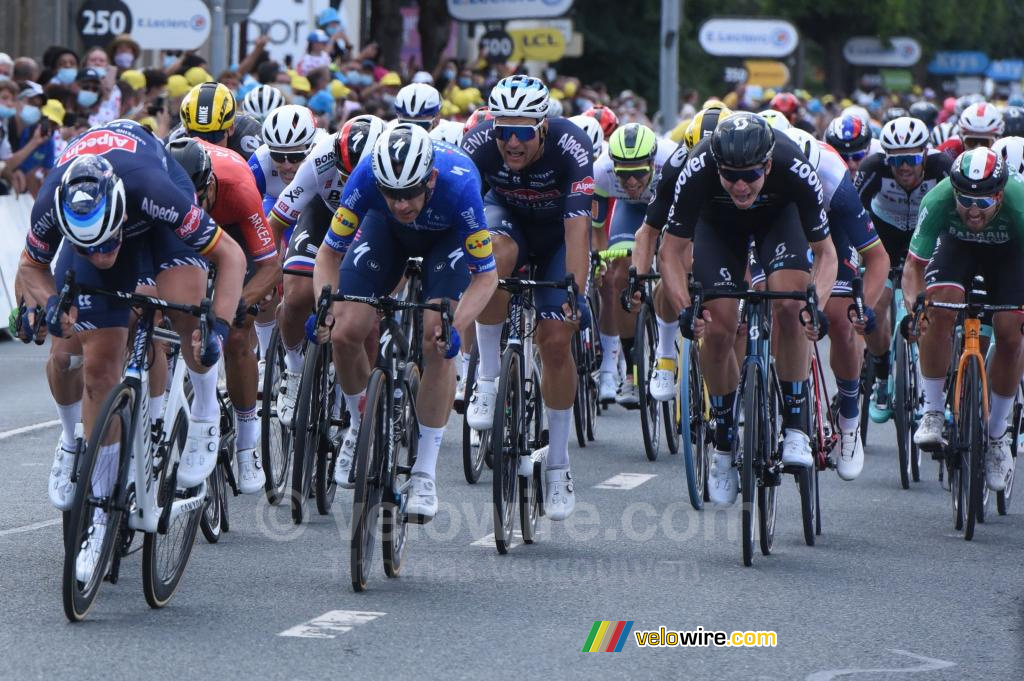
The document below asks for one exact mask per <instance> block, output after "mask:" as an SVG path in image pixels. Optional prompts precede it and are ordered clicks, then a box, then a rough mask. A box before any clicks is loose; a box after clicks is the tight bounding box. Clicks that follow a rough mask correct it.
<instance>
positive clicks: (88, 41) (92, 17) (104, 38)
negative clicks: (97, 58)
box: [77, 0, 132, 47]
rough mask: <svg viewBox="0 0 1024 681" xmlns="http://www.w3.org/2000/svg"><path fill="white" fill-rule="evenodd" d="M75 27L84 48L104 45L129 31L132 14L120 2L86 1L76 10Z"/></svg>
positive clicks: (113, 0) (109, 0) (110, 0)
mask: <svg viewBox="0 0 1024 681" xmlns="http://www.w3.org/2000/svg"><path fill="white" fill-rule="evenodd" d="M77 26H78V35H80V36H81V37H82V42H83V43H85V46H86V47H92V46H94V45H106V44H107V43H109V42H110V41H111V40H113V39H114V37H116V36H119V35H121V34H122V33H128V32H129V31H130V30H131V26H132V12H131V10H130V9H129V8H128V5H126V4H125V3H123V2H121V0H86V2H85V3H84V4H83V5H82V8H81V9H80V10H78V21H77Z"/></svg>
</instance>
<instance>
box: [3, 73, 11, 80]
mask: <svg viewBox="0 0 1024 681" xmlns="http://www.w3.org/2000/svg"><path fill="white" fill-rule="evenodd" d="M10 79H11V77H10V76H9V75H8V74H6V73H0V80H10Z"/></svg>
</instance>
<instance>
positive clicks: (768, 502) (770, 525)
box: [757, 485, 779, 556]
mask: <svg viewBox="0 0 1024 681" xmlns="http://www.w3.org/2000/svg"><path fill="white" fill-rule="evenodd" d="M778 494H779V487H778V485H770V486H769V485H758V486H757V535H758V545H759V546H760V548H761V554H762V555H765V556H770V555H771V554H772V547H773V546H774V545H775V519H776V510H777V509H778Z"/></svg>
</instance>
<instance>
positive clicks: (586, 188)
mask: <svg viewBox="0 0 1024 681" xmlns="http://www.w3.org/2000/svg"><path fill="white" fill-rule="evenodd" d="M547 124H548V129H547V134H546V138H545V140H544V148H543V151H542V152H541V156H540V158H538V159H537V160H536V161H534V162H533V163H531V164H530V165H529V166H528V167H526V168H524V169H523V170H521V171H513V170H511V169H509V167H508V166H506V165H505V161H504V160H502V158H501V153H500V152H499V151H498V143H497V141H496V140H495V136H494V121H484V122H483V123H480V124H479V125H476V126H474V127H473V128H472V130H470V132H469V133H468V134H467V135H466V137H465V139H463V140H462V148H463V149H464V150H465V152H466V153H467V154H469V157H470V158H471V159H472V160H473V163H475V164H476V167H477V168H478V169H479V171H480V176H481V178H482V179H483V182H484V185H485V188H488V187H489V188H490V189H491V191H492V195H493V196H494V198H495V199H496V200H497V201H498V203H500V204H501V205H502V206H504V207H505V208H506V209H507V210H508V211H509V212H510V213H511V214H512V215H513V216H514V217H517V218H521V219H522V220H523V222H524V226H529V225H534V224H552V223H561V222H562V221H563V220H569V219H572V218H578V217H590V208H591V200H592V198H593V195H594V162H593V158H592V154H593V150H594V145H593V144H592V143H591V142H590V138H589V137H587V135H586V133H584V132H583V131H582V130H581V129H580V128H579V127H578V126H577V125H576V124H575V123H573V122H572V121H569V120H568V119H565V118H550V119H548V121H547Z"/></svg>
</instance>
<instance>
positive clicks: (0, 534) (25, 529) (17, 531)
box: [0, 518, 61, 537]
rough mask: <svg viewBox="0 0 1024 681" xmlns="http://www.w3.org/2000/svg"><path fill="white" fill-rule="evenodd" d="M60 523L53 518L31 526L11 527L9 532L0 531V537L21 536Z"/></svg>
mask: <svg viewBox="0 0 1024 681" xmlns="http://www.w3.org/2000/svg"><path fill="white" fill-rule="evenodd" d="M60 523H61V519H60V518H54V519H53V520H43V521H41V522H38V523H32V524H31V525H22V526H21V527H12V528H11V529H9V530H0V537H6V536H8V535H11V534H21V533H22V532H31V531H32V530H41V529H43V528H44V527H50V526H51V525H60Z"/></svg>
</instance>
